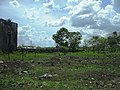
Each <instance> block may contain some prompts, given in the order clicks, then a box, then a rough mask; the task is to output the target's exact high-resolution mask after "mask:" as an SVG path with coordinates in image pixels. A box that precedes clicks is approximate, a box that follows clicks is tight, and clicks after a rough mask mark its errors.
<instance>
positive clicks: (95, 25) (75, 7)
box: [0, 0, 120, 47]
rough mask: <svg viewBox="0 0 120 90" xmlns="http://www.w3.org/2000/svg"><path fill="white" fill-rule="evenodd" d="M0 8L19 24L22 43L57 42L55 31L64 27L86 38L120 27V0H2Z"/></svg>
mask: <svg viewBox="0 0 120 90" xmlns="http://www.w3.org/2000/svg"><path fill="white" fill-rule="evenodd" d="M0 11H1V13H0V18H3V19H9V18H10V19H12V21H14V22H17V23H18V24H19V27H18V45H22V44H23V45H31V44H33V45H35V46H41V47H48V46H55V45H56V44H55V42H54V41H53V40H52V35H53V34H54V33H56V31H57V30H59V29H60V28H61V27H66V28H67V29H68V30H69V31H79V32H80V33H81V34H82V36H83V40H84V39H89V38H90V37H91V36H93V35H100V36H105V35H107V34H108V33H110V32H113V31H120V0H0ZM83 40H82V41H83Z"/></svg>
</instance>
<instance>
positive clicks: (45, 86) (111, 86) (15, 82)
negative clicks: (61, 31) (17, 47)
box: [0, 52, 120, 90]
mask: <svg viewBox="0 0 120 90" xmlns="http://www.w3.org/2000/svg"><path fill="white" fill-rule="evenodd" d="M112 55H113V57H108V55H107V54H106V55H105V54H103V53H99V54H98V53H92V52H86V53H81V52H75V53H67V54H66V55H63V54H62V53H61V56H59V55H58V54H57V53H36V54H35V53H25V54H24V59H23V60H22V59H21V53H20V52H15V53H12V54H11V55H10V56H11V60H10V61H8V58H7V55H6V54H4V53H0V60H3V61H4V63H1V64H0V90H119V88H120V69H119V68H120V61H119V56H117V57H116V58H115V56H114V55H116V54H112ZM21 60H22V61H21ZM45 75H46V76H45ZM49 76H50V77H49Z"/></svg>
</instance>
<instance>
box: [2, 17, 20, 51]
mask: <svg viewBox="0 0 120 90" xmlns="http://www.w3.org/2000/svg"><path fill="white" fill-rule="evenodd" d="M17 28H18V24H17V23H14V22H11V20H10V19H9V20H4V19H0V50H1V51H11V50H12V51H13V50H16V49H17Z"/></svg>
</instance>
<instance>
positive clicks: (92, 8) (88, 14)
mask: <svg viewBox="0 0 120 90" xmlns="http://www.w3.org/2000/svg"><path fill="white" fill-rule="evenodd" d="M100 4H101V1H92V0H85V1H84V0H83V1H81V2H80V3H79V4H78V5H76V6H74V8H73V9H72V10H70V12H69V14H70V15H71V24H72V26H75V27H84V26H86V25H92V24H94V23H95V21H94V20H93V19H92V17H93V16H94V14H95V13H96V12H98V11H99V10H100V9H101V7H100Z"/></svg>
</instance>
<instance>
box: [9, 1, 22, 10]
mask: <svg viewBox="0 0 120 90" xmlns="http://www.w3.org/2000/svg"><path fill="white" fill-rule="evenodd" d="M9 4H10V6H12V7H14V8H18V7H20V4H19V2H18V1H17V0H12V1H10V2H9Z"/></svg>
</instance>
